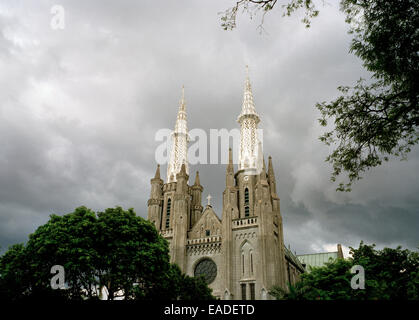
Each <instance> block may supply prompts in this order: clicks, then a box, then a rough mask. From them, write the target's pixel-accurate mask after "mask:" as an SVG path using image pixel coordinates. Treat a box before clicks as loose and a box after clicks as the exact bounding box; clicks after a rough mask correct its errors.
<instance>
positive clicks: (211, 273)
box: [195, 258, 217, 284]
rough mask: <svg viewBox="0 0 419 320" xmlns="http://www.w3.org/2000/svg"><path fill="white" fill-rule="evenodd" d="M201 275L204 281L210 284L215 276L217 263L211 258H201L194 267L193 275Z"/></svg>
mask: <svg viewBox="0 0 419 320" xmlns="http://www.w3.org/2000/svg"><path fill="white" fill-rule="evenodd" d="M199 276H203V277H204V279H205V281H206V282H207V283H208V284H210V283H211V282H213V281H214V279H215V277H216V276H217V265H216V264H215V262H214V261H212V260H211V259H208V258H206V259H203V260H201V261H200V262H199V263H198V264H197V265H196V267H195V277H199Z"/></svg>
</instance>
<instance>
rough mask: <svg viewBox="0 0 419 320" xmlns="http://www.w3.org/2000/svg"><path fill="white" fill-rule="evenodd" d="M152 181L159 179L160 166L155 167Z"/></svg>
mask: <svg viewBox="0 0 419 320" xmlns="http://www.w3.org/2000/svg"><path fill="white" fill-rule="evenodd" d="M154 179H160V165H159V164H158V165H157V169H156V174H155V175H154Z"/></svg>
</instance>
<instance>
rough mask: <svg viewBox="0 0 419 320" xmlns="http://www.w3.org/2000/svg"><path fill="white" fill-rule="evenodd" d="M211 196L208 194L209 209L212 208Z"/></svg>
mask: <svg viewBox="0 0 419 320" xmlns="http://www.w3.org/2000/svg"><path fill="white" fill-rule="evenodd" d="M211 198H212V197H211V195H210V194H208V197H207V200H208V204H207V206H208V207H211Z"/></svg>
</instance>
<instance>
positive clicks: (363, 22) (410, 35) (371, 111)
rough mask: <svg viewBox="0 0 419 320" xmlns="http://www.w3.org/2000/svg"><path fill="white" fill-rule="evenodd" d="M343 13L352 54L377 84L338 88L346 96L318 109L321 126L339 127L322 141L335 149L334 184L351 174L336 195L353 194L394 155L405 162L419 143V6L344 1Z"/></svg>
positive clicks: (409, 1) (378, 0)
mask: <svg viewBox="0 0 419 320" xmlns="http://www.w3.org/2000/svg"><path fill="white" fill-rule="evenodd" d="M341 8H342V11H343V12H344V13H345V14H346V21H347V22H348V23H350V24H351V26H352V27H351V30H350V33H352V34H353V35H354V38H353V40H352V43H351V49H350V50H351V52H353V53H355V55H357V56H358V57H360V58H361V59H362V60H363V62H364V66H365V67H366V69H367V70H369V71H371V72H372V74H373V78H374V79H375V80H374V82H373V83H371V84H367V83H366V82H365V81H364V80H363V79H361V80H359V81H358V83H357V84H356V86H355V87H353V88H350V87H348V86H342V87H339V88H338V89H339V91H340V92H341V93H342V95H341V96H339V97H338V98H336V99H335V100H334V101H332V102H323V103H319V104H317V108H318V109H319V110H320V112H321V115H322V118H321V119H320V120H319V121H320V124H321V125H322V126H327V123H328V120H329V119H331V120H332V121H333V122H334V129H333V130H332V131H329V132H326V133H325V134H324V135H323V136H322V137H320V140H321V141H323V142H325V143H326V144H327V145H333V146H334V147H335V148H334V150H333V152H332V153H331V154H330V155H329V156H328V157H327V159H326V161H329V162H330V163H332V165H333V173H332V178H331V179H332V181H336V178H337V177H338V176H339V175H341V174H342V172H346V173H347V175H348V181H347V182H346V183H344V182H340V183H339V186H338V188H337V190H338V191H350V190H351V185H352V183H353V182H354V181H356V180H359V179H360V178H361V175H362V173H364V172H365V171H366V170H368V169H370V168H373V167H376V166H378V165H381V164H382V162H383V161H388V160H389V157H390V156H395V157H400V158H401V159H406V156H407V153H409V152H410V151H411V148H412V146H413V145H415V144H417V143H418V141H419V140H418V139H419V135H418V123H419V108H418V99H419V80H418V79H419V56H418V52H419V32H418V26H419V2H418V1H414V0H403V1H385V0H375V1H370V0H368V1H367V0H343V1H342V2H341Z"/></svg>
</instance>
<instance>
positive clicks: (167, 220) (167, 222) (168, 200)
mask: <svg viewBox="0 0 419 320" xmlns="http://www.w3.org/2000/svg"><path fill="white" fill-rule="evenodd" d="M171 206H172V200H171V199H170V198H169V199H167V208H166V229H169V227H170V208H171Z"/></svg>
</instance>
